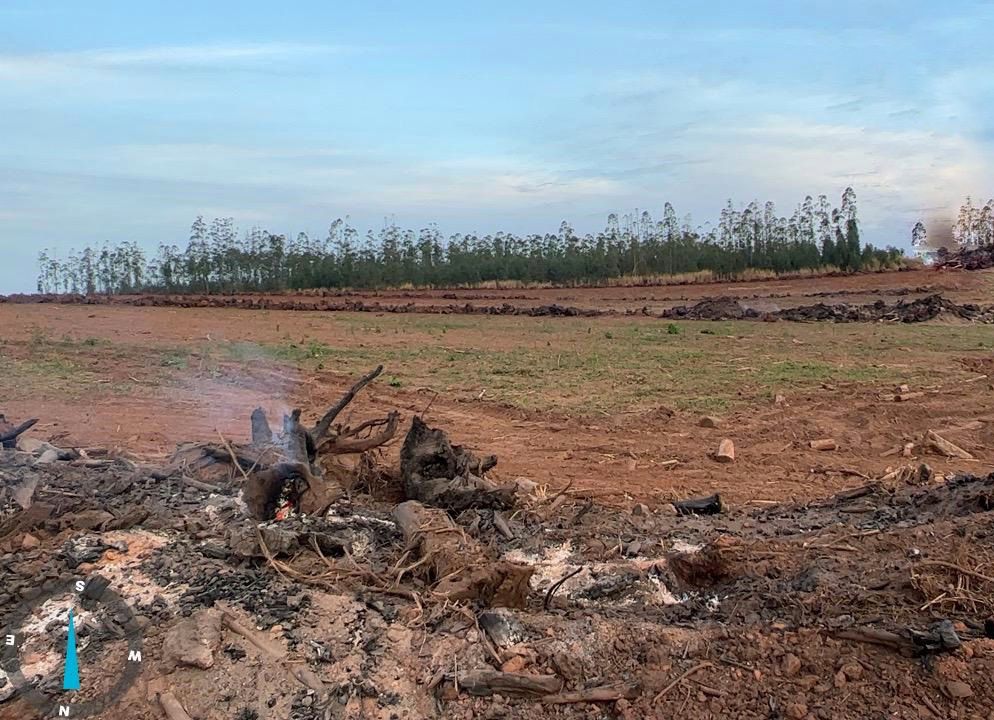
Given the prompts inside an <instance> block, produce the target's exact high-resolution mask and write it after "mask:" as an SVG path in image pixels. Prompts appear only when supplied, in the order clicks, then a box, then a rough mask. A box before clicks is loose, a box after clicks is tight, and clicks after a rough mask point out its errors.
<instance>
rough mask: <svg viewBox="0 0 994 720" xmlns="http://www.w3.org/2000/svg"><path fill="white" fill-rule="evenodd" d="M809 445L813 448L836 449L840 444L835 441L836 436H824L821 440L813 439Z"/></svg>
mask: <svg viewBox="0 0 994 720" xmlns="http://www.w3.org/2000/svg"><path fill="white" fill-rule="evenodd" d="M809 445H810V446H811V449H812V450H822V451H825V450H836V449H838V447H839V444H838V443H837V442H835V439H834V438H822V439H821V440H812V441H811V442H810V443H809Z"/></svg>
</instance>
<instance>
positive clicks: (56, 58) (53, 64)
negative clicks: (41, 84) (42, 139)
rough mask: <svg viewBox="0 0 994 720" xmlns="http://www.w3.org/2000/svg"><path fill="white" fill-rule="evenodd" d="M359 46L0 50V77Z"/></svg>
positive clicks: (188, 64)
mask: <svg viewBox="0 0 994 720" xmlns="http://www.w3.org/2000/svg"><path fill="white" fill-rule="evenodd" d="M359 50H361V48H359V47H357V46H349V45H315V44H300V43H232V44H224V43H218V44H206V45H168V46H153V47H143V48H101V49H92V50H80V51H76V52H47V53H35V54H6V55H0V78H4V77H7V78H12V79H28V78H32V77H34V78H45V77H50V78H57V77H60V76H64V75H66V74H68V73H74V72H79V71H87V70H88V71H94V70H96V71H114V70H168V69H189V68H201V69H204V68H217V69H223V68H230V67H238V66H244V65H252V64H259V63H271V62H286V61H293V60H300V59H307V58H312V57H315V56H321V55H336V54H343V53H350V52H356V51H359Z"/></svg>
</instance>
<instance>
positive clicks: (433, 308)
mask: <svg viewBox="0 0 994 720" xmlns="http://www.w3.org/2000/svg"><path fill="white" fill-rule="evenodd" d="M0 302H10V303H24V304H30V303H55V304H67V305H131V306H142V307H146V306H147V307H183V308H238V309H244V310H293V311H302V312H358V313H363V312H367V313H391V314H393V313H400V314H404V313H423V314H428V315H504V316H526V317H602V316H616V315H626V316H630V315H640V316H646V317H659V318H663V319H668V320H763V321H767V322H773V321H777V320H787V321H792V322H837V323H849V322H904V323H917V322H925V321H928V320H934V319H936V318H939V317H940V316H945V317H949V318H956V319H959V320H965V321H969V322H976V323H994V305H987V306H982V305H975V304H971V303H967V304H962V305H961V304H959V303H956V302H954V301H952V300H949V299H947V298H945V297H943V296H942V295H939V294H934V295H929V296H927V297H924V298H919V299H915V300H899V301H898V302H896V303H894V304H891V305H888V304H887V303H886V302H884V301H883V300H877V301H876V302H873V303H867V304H861V305H860V304H849V303H837V304H832V305H829V304H826V303H816V304H814V305H802V306H800V307H792V308H784V309H782V310H774V311H761V310H755V309H753V308H749V307H746V306H744V305H742V304H741V303H740V302H739V301H738V300H737V299H735V298H733V297H724V296H722V297H715V298H706V299H704V300H701V301H700V302H698V303H696V304H694V305H689V306H688V305H681V306H678V307H673V308H669V309H667V310H664V311H663V312H661V313H653V312H651V311H650V310H649V308H648V307H642V308H640V309H628V310H624V311H620V310H605V309H595V308H579V307H574V306H564V305H559V304H556V303H553V304H551V305H536V306H517V305H511V304H510V303H503V304H501V305H476V304H473V303H464V304H454V303H450V304H445V305H421V304H416V303H413V302H411V303H405V304H390V303H381V302H366V301H363V300H355V301H353V300H349V301H344V302H336V301H331V300H327V299H314V300H301V299H291V298H284V297H280V296H266V295H261V296H257V295H246V296H238V295H111V296H106V295H9V296H5V297H0Z"/></svg>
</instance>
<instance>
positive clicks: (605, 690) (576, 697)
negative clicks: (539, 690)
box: [542, 683, 642, 705]
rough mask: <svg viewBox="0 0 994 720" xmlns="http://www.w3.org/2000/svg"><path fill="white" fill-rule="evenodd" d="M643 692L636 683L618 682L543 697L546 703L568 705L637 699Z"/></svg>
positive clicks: (543, 701)
mask: <svg viewBox="0 0 994 720" xmlns="http://www.w3.org/2000/svg"><path fill="white" fill-rule="evenodd" d="M641 694H642V688H641V687H640V686H638V685H636V684H634V683H616V684H614V685H601V686H600V687H592V688H586V689H584V690H577V691H576V692H565V693H557V694H555V695H546V696H545V697H543V698H542V703H543V704H545V705H567V704H570V703H587V702H615V701H617V700H622V699H624V700H635V699H636V698H637V697H638V696H639V695H641Z"/></svg>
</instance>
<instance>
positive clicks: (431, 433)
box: [400, 416, 515, 512]
mask: <svg viewBox="0 0 994 720" xmlns="http://www.w3.org/2000/svg"><path fill="white" fill-rule="evenodd" d="M496 464H497V458H496V457H494V456H493V455H489V456H487V457H484V458H478V457H476V456H475V455H474V454H473V453H471V452H470V451H469V450H466V449H465V448H463V447H462V446H460V445H453V444H452V443H450V442H449V438H448V436H447V435H446V434H445V432H444V431H442V430H439V429H437V428H431V427H428V425H427V424H425V422H424V421H423V420H422V419H421V418H420V417H417V416H415V417H414V419H413V420H412V421H411V429H410V430H409V431H408V433H407V437H406V438H405V439H404V446H403V447H402V448H401V450H400V474H401V479H402V480H403V481H404V490H405V492H406V493H407V497H408V498H411V499H413V500H418V501H420V502H422V503H424V504H426V505H432V506H434V507H443V508H446V509H448V510H451V511H453V512H459V511H462V510H466V509H468V508H476V509H480V508H489V509H494V510H503V509H508V508H510V507H512V506H513V505H514V501H515V486H513V485H510V486H498V485H496V484H495V483H493V482H491V481H489V480H487V479H486V478H483V477H480V475H482V473H485V472H486V471H487V470H490V469H492V468H493V467H494V466H495V465H496Z"/></svg>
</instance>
